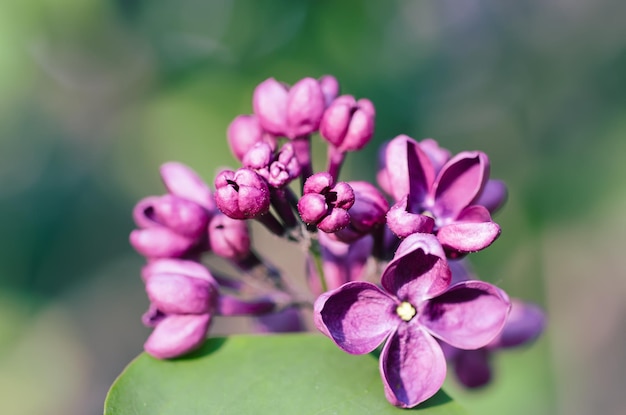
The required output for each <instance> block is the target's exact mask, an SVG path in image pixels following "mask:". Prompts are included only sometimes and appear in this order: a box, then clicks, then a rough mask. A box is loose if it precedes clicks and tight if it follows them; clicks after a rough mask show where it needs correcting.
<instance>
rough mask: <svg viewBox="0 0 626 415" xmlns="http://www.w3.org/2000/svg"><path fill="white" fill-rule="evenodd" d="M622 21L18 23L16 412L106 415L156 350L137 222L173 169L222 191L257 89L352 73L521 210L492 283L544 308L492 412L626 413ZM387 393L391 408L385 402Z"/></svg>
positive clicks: (501, 377) (263, 7)
mask: <svg viewBox="0 0 626 415" xmlns="http://www.w3.org/2000/svg"><path fill="white" fill-rule="evenodd" d="M625 16H626V5H625V3H624V2H623V1H621V0H597V1H593V2H591V1H584V0H554V1H549V2H545V1H541V0H526V1H504V2H502V1H495V0H494V1H488V0H484V1H483V0H465V1H452V0H440V1H408V0H405V1H380V0H370V1H343V2H340V1H330V0H327V1H323V0H318V1H289V0H280V1H279V0H271V1H269V0H268V1H255V0H237V1H235V0H219V1H214V0H210V1H209V0H179V1H176V2H174V1H164V0H153V1H145V0H110V1H104V0H30V1H25V2H18V1H10V0H8V1H3V2H2V4H1V5H0V218H2V219H0V235H1V237H0V238H1V239H0V241H1V243H2V246H1V249H0V413H2V414H37V415H39V414H99V413H102V404H103V401H104V397H105V394H106V391H107V389H108V387H109V385H110V384H111V383H112V382H113V380H114V379H115V377H116V376H117V375H118V374H119V373H120V372H121V370H122V369H123V367H124V366H125V364H126V363H127V362H129V361H130V359H132V358H133V357H134V356H135V355H136V354H137V353H139V352H140V351H141V347H142V343H143V341H144V340H145V338H146V336H147V334H148V333H149V332H148V330H147V329H145V328H143V327H142V326H141V324H140V315H141V313H142V312H143V311H144V309H145V308H146V307H147V303H148V302H147V299H146V298H145V294H144V292H143V287H142V283H141V281H140V278H139V269H140V267H141V265H142V263H143V261H142V259H141V258H140V257H139V255H137V254H135V252H134V251H133V250H132V249H131V248H130V246H129V244H128V239H127V238H128V233H129V232H130V230H131V229H132V228H133V223H132V219H131V210H132V207H133V205H134V203H135V202H136V201H137V200H139V199H140V198H141V197H144V196H147V195H151V194H161V193H163V187H162V185H161V183H160V180H159V176H158V166H159V165H160V164H161V163H163V162H165V161H169V160H177V161H181V162H183V163H186V164H188V165H190V166H191V167H193V168H194V169H195V170H196V171H198V172H199V173H200V174H201V175H202V176H203V177H204V178H205V179H206V180H207V181H209V182H211V181H212V179H213V177H214V175H215V172H216V170H217V169H218V168H219V167H222V166H227V165H231V166H234V162H233V158H232V156H231V155H230V152H229V151H228V148H227V146H226V142H225V131H226V127H227V126H228V124H229V122H230V121H231V120H232V119H233V118H234V117H235V116H236V115H237V114H240V113H250V112H251V94H252V91H253V89H254V87H255V85H256V84H258V83H260V82H261V81H263V80H264V79H266V78H268V77H270V76H273V77H275V78H277V79H279V80H282V81H285V82H288V83H293V82H295V81H296V80H298V79H300V78H302V77H305V76H313V77H319V76H321V75H323V74H326V73H330V74H334V75H335V76H336V77H337V78H338V79H339V81H340V83H341V85H342V91H343V92H345V93H349V94H353V95H355V96H356V97H368V98H370V99H371V100H372V101H373V102H374V104H375V106H376V108H377V114H378V117H377V130H376V135H375V139H374V142H373V143H372V144H370V146H369V147H368V149H367V150H365V151H363V152H361V153H359V154H353V155H350V156H349V164H348V166H347V167H346V169H345V171H344V172H343V177H344V178H352V179H354V178H357V177H359V178H361V177H365V178H367V179H370V180H372V179H373V178H374V171H373V169H372V168H371V166H372V163H373V160H374V158H375V155H376V147H377V144H379V143H380V142H382V141H384V140H387V139H390V138H392V137H394V136H396V135H398V134H401V133H406V134H408V135H410V136H412V137H414V138H416V139H422V138H426V137H433V138H436V139H437V140H439V142H440V143H441V145H443V146H445V147H447V148H449V149H451V150H452V151H454V152H458V151H461V150H466V149H467V150H483V151H485V152H487V153H488V154H489V155H490V157H491V162H492V177H497V178H501V179H503V180H505V181H506V182H507V183H508V185H509V188H510V198H509V201H508V204H507V205H506V207H505V209H504V210H503V211H502V212H501V213H500V214H499V215H498V216H497V221H498V222H499V223H500V224H501V226H502V228H503V234H502V236H501V238H500V239H499V240H498V241H497V242H496V243H495V244H494V245H493V246H492V247H490V248H489V249H488V250H486V251H484V252H482V253H480V254H476V255H474V256H472V257H471V258H472V260H473V264H474V266H475V268H476V270H477V272H478V274H479V275H480V276H481V277H482V278H484V279H487V280H490V281H492V282H495V283H497V284H498V285H500V286H502V287H504V288H505V289H506V290H508V291H509V293H510V294H511V295H512V296H515V297H521V298H524V299H526V300H529V301H533V302H536V303H539V304H541V305H542V306H543V307H544V308H545V309H546V312H547V314H548V316H549V327H548V331H547V332H546V334H545V335H544V336H543V337H542V338H541V339H540V341H538V342H537V343H536V344H535V345H534V346H533V347H531V348H526V349H522V350H517V351H511V352H508V353H504V354H502V355H500V356H499V357H498V358H497V359H496V360H495V361H494V364H495V367H496V370H497V378H496V381H495V382H494V384H493V385H492V386H490V387H489V388H487V389H485V390H483V391H481V392H479V393H477V394H471V395H470V394H466V393H463V392H462V391H461V390H460V389H459V388H458V387H457V385H456V384H455V382H454V380H453V379H449V380H448V382H447V389H448V392H449V393H450V394H451V395H453V396H454V397H455V398H457V399H458V400H460V401H461V402H463V403H464V405H466V407H467V408H468V409H469V410H470V411H471V412H472V413H475V414H499V413H507V414H527V413H533V414H546V415H548V414H549V415H552V414H568V415H570V414H589V413H598V414H616V415H617V414H624V413H626V401H625V400H624V397H623V390H624V385H626V356H625V355H624V351H625V350H626V302H625V301H624V298H625V297H626V278H625V277H626V275H625V274H626V273H625V272H624V266H623V263H624V261H623V255H624V254H623V246H624V244H625V243H626V217H625V215H624V212H625V211H626V186H625V185H624V177H626V163H624V158H625V157H626V76H625V74H626V21H625ZM381 396H382V395H381Z"/></svg>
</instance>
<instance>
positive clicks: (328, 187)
mask: <svg viewBox="0 0 626 415" xmlns="http://www.w3.org/2000/svg"><path fill="white" fill-rule="evenodd" d="M353 204H354V191H353V190H352V188H351V187H350V185H349V184H347V183H345V182H339V183H337V184H335V182H334V180H333V178H332V177H331V175H330V174H328V173H326V172H321V173H316V174H314V175H313V176H311V177H309V178H308V179H307V181H306V183H305V184H304V189H303V196H302V198H300V200H299V201H298V212H299V213H300V217H301V218H302V220H303V221H304V223H306V224H307V225H315V226H317V228H318V229H320V230H321V231H324V232H327V233H330V232H337V231H338V230H340V229H343V228H345V227H346V226H348V224H349V223H350V214H349V213H348V209H350V208H351V207H352V205H353Z"/></svg>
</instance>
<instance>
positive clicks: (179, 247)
mask: <svg viewBox="0 0 626 415" xmlns="http://www.w3.org/2000/svg"><path fill="white" fill-rule="evenodd" d="M129 239H130V244H131V245H132V246H133V247H134V248H135V249H136V250H137V252H139V253H140V254H141V255H144V256H146V257H148V258H175V257H180V256H182V255H184V254H185V253H187V251H189V250H190V249H191V248H192V247H193V246H194V244H195V243H196V240H195V238H188V237H186V236H182V235H179V234H177V233H174V232H172V231H171V230H169V229H167V228H146V229H135V230H134V231H132V232H131V233H130V238H129Z"/></svg>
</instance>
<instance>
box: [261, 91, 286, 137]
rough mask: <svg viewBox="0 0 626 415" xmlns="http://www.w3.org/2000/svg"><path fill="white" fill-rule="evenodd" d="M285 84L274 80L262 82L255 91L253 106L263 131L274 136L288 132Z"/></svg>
mask: <svg viewBox="0 0 626 415" xmlns="http://www.w3.org/2000/svg"><path fill="white" fill-rule="evenodd" d="M288 96H289V92H288V90H287V88H286V87H285V85H284V84H282V83H280V82H278V81H277V80H276V79H274V78H269V79H266V80H265V81H263V82H261V83H260V84H259V85H258V86H257V87H256V88H255V90H254V94H253V96H252V106H253V108H254V113H255V114H256V116H257V117H258V120H259V123H260V124H261V126H262V127H263V129H264V130H265V131H267V132H269V133H271V134H274V135H285V133H286V132H287V131H286V130H287V98H288Z"/></svg>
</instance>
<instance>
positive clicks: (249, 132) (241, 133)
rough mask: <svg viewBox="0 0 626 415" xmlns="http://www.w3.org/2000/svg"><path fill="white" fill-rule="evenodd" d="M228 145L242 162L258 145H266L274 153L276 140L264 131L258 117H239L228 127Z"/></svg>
mask: <svg viewBox="0 0 626 415" xmlns="http://www.w3.org/2000/svg"><path fill="white" fill-rule="evenodd" d="M226 134H227V136H228V144H229V145H230V150H231V151H232V153H233V155H234V156H235V157H236V158H237V159H238V160H240V161H241V160H242V159H243V157H244V156H245V154H246V153H247V152H248V151H249V150H250V149H251V148H252V147H253V146H254V145H255V144H257V143H266V144H267V145H269V146H270V148H271V150H272V151H273V150H274V149H275V148H276V139H275V138H274V137H273V136H271V135H270V134H268V133H266V132H265V131H263V128H261V124H259V120H258V118H257V117H256V115H254V114H253V115H239V116H237V117H235V119H234V120H233V121H232V122H231V123H230V125H229V126H228V131H227V133H226Z"/></svg>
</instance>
